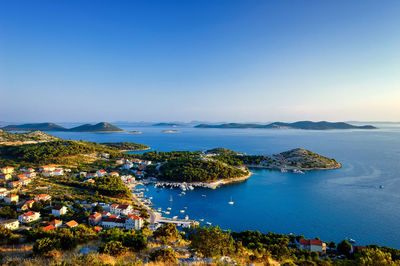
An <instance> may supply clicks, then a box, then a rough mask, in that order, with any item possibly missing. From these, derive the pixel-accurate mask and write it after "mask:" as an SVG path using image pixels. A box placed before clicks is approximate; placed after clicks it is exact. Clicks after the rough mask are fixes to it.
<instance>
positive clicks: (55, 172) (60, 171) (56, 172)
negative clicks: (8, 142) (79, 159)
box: [53, 168, 64, 176]
mask: <svg viewBox="0 0 400 266" xmlns="http://www.w3.org/2000/svg"><path fill="white" fill-rule="evenodd" d="M62 175H64V169H62V168H56V169H54V170H53V176H62Z"/></svg>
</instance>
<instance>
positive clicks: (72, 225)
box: [65, 220, 78, 228]
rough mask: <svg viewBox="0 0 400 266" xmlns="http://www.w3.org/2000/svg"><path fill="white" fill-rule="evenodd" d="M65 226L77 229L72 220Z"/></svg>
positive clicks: (76, 224)
mask: <svg viewBox="0 0 400 266" xmlns="http://www.w3.org/2000/svg"><path fill="white" fill-rule="evenodd" d="M65 225H66V226H67V227H68V228H74V227H77V226H78V223H77V222H75V221H74V220H71V221H69V222H67V223H65Z"/></svg>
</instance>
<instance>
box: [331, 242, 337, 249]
mask: <svg viewBox="0 0 400 266" xmlns="http://www.w3.org/2000/svg"><path fill="white" fill-rule="evenodd" d="M329 248H330V249H335V248H336V243H335V241H332V242H331V243H329Z"/></svg>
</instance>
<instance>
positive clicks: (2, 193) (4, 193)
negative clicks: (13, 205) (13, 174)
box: [0, 187, 10, 199]
mask: <svg viewBox="0 0 400 266" xmlns="http://www.w3.org/2000/svg"><path fill="white" fill-rule="evenodd" d="M8 194H10V191H8V190H7V189H6V188H3V187H2V188H0V199H4V197H5V196H7V195H8Z"/></svg>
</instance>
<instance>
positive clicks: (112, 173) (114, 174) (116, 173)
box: [109, 172, 119, 177]
mask: <svg viewBox="0 0 400 266" xmlns="http://www.w3.org/2000/svg"><path fill="white" fill-rule="evenodd" d="M109 175H110V176H116V177H119V174H118V172H111V173H109Z"/></svg>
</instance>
